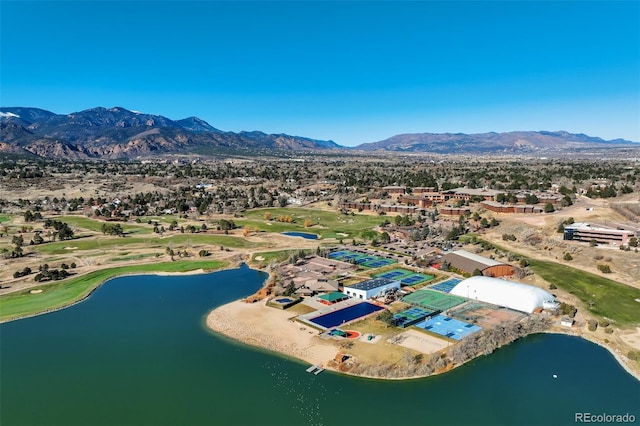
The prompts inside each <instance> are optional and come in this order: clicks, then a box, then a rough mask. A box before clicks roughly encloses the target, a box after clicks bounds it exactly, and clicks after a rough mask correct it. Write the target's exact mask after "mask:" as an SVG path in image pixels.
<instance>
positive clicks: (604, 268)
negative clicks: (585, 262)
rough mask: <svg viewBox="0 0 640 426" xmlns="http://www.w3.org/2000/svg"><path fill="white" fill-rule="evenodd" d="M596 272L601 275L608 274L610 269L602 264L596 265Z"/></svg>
mask: <svg viewBox="0 0 640 426" xmlns="http://www.w3.org/2000/svg"><path fill="white" fill-rule="evenodd" d="M598 270H599V271H600V272H602V273H603V274H610V273H611V267H610V266H609V265H607V264H602V265H598Z"/></svg>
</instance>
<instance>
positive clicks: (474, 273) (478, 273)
mask: <svg viewBox="0 0 640 426" xmlns="http://www.w3.org/2000/svg"><path fill="white" fill-rule="evenodd" d="M471 275H472V276H474V277H479V276H481V275H482V271H481V270H480V269H478V268H476V269H474V270H473V272H472V273H471Z"/></svg>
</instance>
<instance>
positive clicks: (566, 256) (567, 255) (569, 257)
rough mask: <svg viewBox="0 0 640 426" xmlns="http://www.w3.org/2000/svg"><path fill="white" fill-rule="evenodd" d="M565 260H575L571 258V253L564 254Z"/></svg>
mask: <svg viewBox="0 0 640 426" xmlns="http://www.w3.org/2000/svg"><path fill="white" fill-rule="evenodd" d="M564 260H567V261H569V260H573V256H571V253H565V254H564Z"/></svg>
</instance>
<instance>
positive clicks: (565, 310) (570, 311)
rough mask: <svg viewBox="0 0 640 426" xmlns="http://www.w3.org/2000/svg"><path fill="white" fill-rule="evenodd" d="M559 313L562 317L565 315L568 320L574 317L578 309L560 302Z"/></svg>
mask: <svg viewBox="0 0 640 426" xmlns="http://www.w3.org/2000/svg"><path fill="white" fill-rule="evenodd" d="M560 312H562V314H563V315H567V316H569V317H570V318H573V317H575V316H576V313H577V312H578V309H577V308H576V307H575V306H573V305H569V304H568V303H564V302H562V303H560Z"/></svg>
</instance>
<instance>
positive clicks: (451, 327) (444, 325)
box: [416, 315, 482, 340]
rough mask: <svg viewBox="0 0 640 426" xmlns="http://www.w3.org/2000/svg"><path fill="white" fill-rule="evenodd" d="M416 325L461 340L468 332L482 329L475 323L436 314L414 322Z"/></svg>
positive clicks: (471, 332)
mask: <svg viewBox="0 0 640 426" xmlns="http://www.w3.org/2000/svg"><path fill="white" fill-rule="evenodd" d="M416 327H419V328H422V329H424V330H427V331H430V332H432V333H436V334H439V335H441V336H444V337H448V338H449V339H453V340H462V339H464V338H465V337H467V336H468V335H470V334H473V333H476V332H478V331H480V330H482V327H478V326H477V325H475V324H469V323H468V322H464V321H460V320H457V319H454V318H451V317H447V316H445V315H436V316H435V317H432V318H429V319H426V320H424V321H421V322H419V323H417V324H416Z"/></svg>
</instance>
